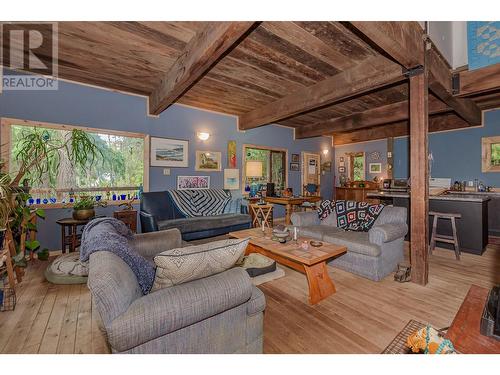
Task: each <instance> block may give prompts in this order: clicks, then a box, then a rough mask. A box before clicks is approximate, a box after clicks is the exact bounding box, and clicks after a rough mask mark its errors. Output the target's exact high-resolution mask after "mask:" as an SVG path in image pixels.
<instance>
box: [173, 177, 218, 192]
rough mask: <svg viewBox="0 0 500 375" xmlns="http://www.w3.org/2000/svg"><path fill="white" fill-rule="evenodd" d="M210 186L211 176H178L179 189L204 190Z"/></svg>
mask: <svg viewBox="0 0 500 375" xmlns="http://www.w3.org/2000/svg"><path fill="white" fill-rule="evenodd" d="M209 188H210V176H177V190H204V189H209Z"/></svg>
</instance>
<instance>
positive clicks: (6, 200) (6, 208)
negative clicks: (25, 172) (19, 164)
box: [0, 162, 12, 249]
mask: <svg viewBox="0 0 500 375" xmlns="http://www.w3.org/2000/svg"><path fill="white" fill-rule="evenodd" d="M0 165H1V162H0ZM11 212H12V189H11V187H10V177H9V175H7V174H1V173H0V249H2V248H3V241H4V238H5V230H6V229H7V226H8V224H9V218H10V214H11Z"/></svg>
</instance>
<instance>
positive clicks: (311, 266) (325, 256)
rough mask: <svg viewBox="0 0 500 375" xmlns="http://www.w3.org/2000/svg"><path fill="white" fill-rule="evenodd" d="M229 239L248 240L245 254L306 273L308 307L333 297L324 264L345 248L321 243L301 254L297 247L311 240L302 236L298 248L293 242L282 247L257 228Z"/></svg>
mask: <svg viewBox="0 0 500 375" xmlns="http://www.w3.org/2000/svg"><path fill="white" fill-rule="evenodd" d="M229 236H230V237H233V238H248V237H249V238H250V242H249V244H248V246H247V249H246V254H249V253H260V254H262V255H265V256H267V257H269V258H271V259H274V260H275V261H276V262H278V263H280V264H283V265H285V266H288V267H290V268H293V269H294V270H296V271H299V272H302V273H305V275H306V277H307V283H308V285H309V303H310V304H311V305H314V304H316V303H318V302H320V301H322V300H323V299H325V298H326V297H328V296H330V295H332V294H333V293H335V285H334V284H333V281H332V279H330V276H329V275H328V270H327V268H326V261H328V260H330V259H332V258H335V257H337V256H339V255H342V254H344V253H345V252H346V251H347V248H346V247H345V246H339V245H334V244H331V243H328V242H324V241H322V242H323V246H321V247H312V246H311V245H309V249H308V250H304V249H302V248H301V247H300V244H301V243H302V242H304V241H309V240H311V238H309V237H303V236H301V237H299V239H298V241H297V244H296V243H295V242H294V241H288V242H287V243H285V244H281V243H279V242H277V241H273V240H272V239H271V236H272V231H271V229H266V231H265V232H264V233H263V232H262V229H260V228H252V229H245V230H240V231H237V232H231V233H229Z"/></svg>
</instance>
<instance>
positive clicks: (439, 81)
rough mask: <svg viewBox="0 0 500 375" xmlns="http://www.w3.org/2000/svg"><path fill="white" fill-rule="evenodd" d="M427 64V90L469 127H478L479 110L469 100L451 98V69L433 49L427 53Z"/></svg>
mask: <svg viewBox="0 0 500 375" xmlns="http://www.w3.org/2000/svg"><path fill="white" fill-rule="evenodd" d="M427 64H428V65H429V89H430V90H431V91H432V92H433V93H434V94H435V95H436V96H437V97H438V98H440V99H441V100H442V101H443V102H445V103H446V104H447V105H449V106H450V107H451V108H452V109H453V110H454V111H455V112H456V113H457V114H458V115H459V116H460V117H462V118H463V119H464V120H465V121H467V122H468V123H469V124H470V125H480V124H481V121H482V116H481V109H480V108H479V107H478V106H477V104H476V103H474V102H473V101H472V100H471V99H465V98H457V97H454V96H453V94H452V87H451V84H452V83H451V82H452V74H451V69H450V67H449V65H448V63H447V62H446V61H445V59H444V58H443V57H442V56H441V55H440V54H439V53H438V52H437V51H436V50H435V48H434V47H432V48H431V49H430V50H429V51H428V58H427Z"/></svg>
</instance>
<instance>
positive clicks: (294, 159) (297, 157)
mask: <svg viewBox="0 0 500 375" xmlns="http://www.w3.org/2000/svg"><path fill="white" fill-rule="evenodd" d="M299 162H300V155H299V154H292V163H299Z"/></svg>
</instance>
